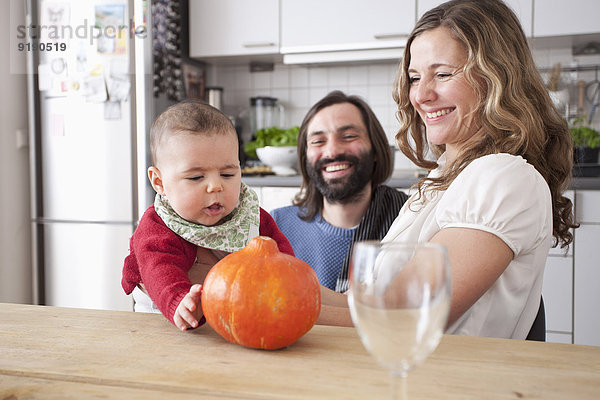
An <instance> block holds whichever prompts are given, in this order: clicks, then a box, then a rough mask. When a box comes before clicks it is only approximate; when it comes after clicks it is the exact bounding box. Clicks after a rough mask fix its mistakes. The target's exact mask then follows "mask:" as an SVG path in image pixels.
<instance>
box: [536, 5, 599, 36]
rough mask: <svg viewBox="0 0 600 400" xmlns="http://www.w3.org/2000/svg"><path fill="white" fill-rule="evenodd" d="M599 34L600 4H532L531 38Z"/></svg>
mask: <svg viewBox="0 0 600 400" xmlns="http://www.w3.org/2000/svg"><path fill="white" fill-rule="evenodd" d="M587 33H600V2H599V1H590V0H569V1H564V0H543V1H539V0H538V1H536V2H534V9H533V36H534V37H542V36H564V35H581V34H587Z"/></svg>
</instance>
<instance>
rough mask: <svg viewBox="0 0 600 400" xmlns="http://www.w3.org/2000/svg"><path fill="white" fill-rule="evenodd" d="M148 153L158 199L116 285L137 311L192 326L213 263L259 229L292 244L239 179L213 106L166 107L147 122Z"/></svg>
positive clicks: (232, 135) (232, 138)
mask: <svg viewBox="0 0 600 400" xmlns="http://www.w3.org/2000/svg"><path fill="white" fill-rule="evenodd" d="M150 152H151V155H152V164H153V165H152V166H151V167H150V168H148V178H149V179H150V183H151V184H152V187H153V188H154V190H155V191H156V198H155V200H154V204H153V205H152V206H150V207H148V209H147V210H146V212H145V213H144V215H143V216H142V219H141V220H140V223H139V225H138V227H137V229H136V230H135V232H134V234H133V236H132V237H131V240H130V250H129V251H130V253H129V255H128V256H127V257H126V258H125V265H124V267H123V278H122V281H121V285H122V286H123V289H124V290H125V293H127V294H130V293H133V299H134V301H135V306H134V309H135V311H139V312H159V311H158V310H160V312H162V314H163V315H164V316H165V317H167V318H168V319H169V321H171V322H172V323H173V324H175V326H177V327H178V328H179V329H181V330H186V329H191V328H196V327H197V326H199V325H200V324H201V323H203V322H204V317H203V316H202V309H201V307H200V293H201V284H202V283H203V282H204V278H205V277H206V274H207V273H208V271H209V270H210V268H211V267H212V266H213V265H214V264H215V263H216V262H217V261H219V260H220V259H221V258H223V257H224V256H226V255H227V254H229V253H230V252H234V251H237V250H240V249H241V248H243V247H244V246H246V244H248V242H249V241H250V240H251V239H252V238H254V237H256V236H258V235H263V236H270V237H271V238H273V239H274V240H275V241H276V242H277V245H278V246H279V250H280V251H282V252H285V253H287V254H291V255H293V250H292V246H291V245H290V243H289V242H288V240H287V239H286V237H285V236H284V235H283V234H282V233H281V231H280V230H279V229H278V228H277V225H276V224H275V222H274V221H273V219H272V218H271V216H270V215H269V214H268V213H267V212H266V211H265V210H263V209H262V208H260V207H259V205H258V196H257V195H256V193H254V191H252V189H250V188H249V187H248V186H246V185H245V184H244V183H242V179H241V169H240V163H239V159H238V138H237V134H236V131H235V129H234V127H233V125H232V123H231V121H230V120H229V118H228V117H227V116H226V115H225V114H223V113H222V112H220V111H219V110H217V109H216V108H213V107H211V106H209V105H206V104H202V103H200V102H196V101H184V102H181V103H178V104H176V105H174V106H171V107H169V108H168V109H167V110H166V111H164V112H163V113H162V114H160V115H159V116H158V118H157V119H156V121H154V124H153V125H152V128H151V130H150Z"/></svg>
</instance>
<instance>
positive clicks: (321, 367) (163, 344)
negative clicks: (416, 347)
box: [0, 304, 600, 400]
mask: <svg viewBox="0 0 600 400" xmlns="http://www.w3.org/2000/svg"><path fill="white" fill-rule="evenodd" d="M0 354H2V356H1V357H0V399H84V398H85V399H87V398H103V399H131V400H133V399H140V400H141V399H143V400H148V399H157V400H158V399H190V400H191V399H232V400H233V399H238V400H241V399H248V400H261V399H265V400H275V399H277V400H309V399H323V400H325V399H327V400H329V399H347V400H352V399H386V398H388V390H389V389H388V385H389V378H388V374H387V372H386V370H384V369H383V368H382V367H380V366H379V365H378V364H377V363H376V362H375V359H374V358H373V357H371V356H370V355H369V353H367V351H366V350H365V349H364V347H363V345H362V344H361V342H360V340H359V337H358V335H357V332H356V330H355V329H354V328H342V327H332V326H315V327H313V328H312V330H310V331H309V332H308V333H307V334H306V335H304V336H303V337H302V338H300V339H299V340H298V341H297V342H296V343H294V344H293V345H291V346H289V347H287V348H285V349H281V350H276V351H263V350H254V349H248V348H244V347H241V346H238V345H234V344H231V343H228V342H226V341H225V340H224V339H222V338H221V337H220V336H219V335H217V334H216V333H215V331H213V330H212V329H211V328H210V326H208V325H204V326H202V327H200V328H198V329H195V330H193V331H188V332H181V331H179V330H178V329H177V328H175V327H174V326H173V325H171V324H170V323H169V322H168V321H167V320H166V319H165V318H164V317H163V316H162V315H160V314H145V313H134V312H123V311H106V310H85V309H75V308H60V307H41V306H26V305H18V304H0ZM407 383H408V385H407V386H408V398H409V399H411V400H418V399H447V400H452V399H461V400H469V399H473V400H475V399H506V400H508V399H551V400H552V399H557V400H558V399H561V400H562V399H585V400H587V399H590V400H591V399H594V400H595V399H598V394H599V393H600V347H594V346H581V345H574V344H558V343H542V342H530V341H525V340H509V339H492V338H482V337H469V336H458V335H444V336H443V338H442V341H441V343H440V345H439V347H438V348H437V349H436V350H435V351H434V352H433V354H431V355H430V357H429V358H427V359H426V360H425V361H424V362H423V364H421V365H420V366H418V367H417V368H416V369H414V370H412V371H411V372H409V374H408V382H407Z"/></svg>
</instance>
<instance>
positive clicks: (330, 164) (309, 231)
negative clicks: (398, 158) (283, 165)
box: [271, 91, 408, 293]
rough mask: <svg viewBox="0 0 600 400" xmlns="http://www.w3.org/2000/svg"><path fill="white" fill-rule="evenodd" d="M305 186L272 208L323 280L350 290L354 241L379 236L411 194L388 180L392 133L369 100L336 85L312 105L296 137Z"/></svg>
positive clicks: (327, 284)
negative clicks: (284, 203) (283, 204)
mask: <svg viewBox="0 0 600 400" xmlns="http://www.w3.org/2000/svg"><path fill="white" fill-rule="evenodd" d="M298 159H299V165H300V169H301V171H302V187H301V189H300V192H299V193H298V195H297V196H296V197H295V199H294V201H293V205H291V206H287V207H282V208H277V209H275V210H273V211H271V214H272V216H273V218H274V219H275V222H276V223H277V226H278V227H279V229H280V230H281V231H282V232H283V233H284V235H285V236H286V237H287V238H288V240H289V241H290V243H291V244H292V247H293V249H294V253H295V255H296V257H298V258H300V259H301V260H304V261H305V262H306V263H308V264H309V265H310V266H311V267H312V268H313V269H314V270H315V272H316V273H317V276H318V278H319V282H320V283H321V285H323V286H325V287H327V288H329V289H331V290H335V291H336V292H342V293H343V292H345V291H346V290H347V289H348V265H349V261H350V255H351V253H352V247H353V243H354V242H356V241H359V240H381V239H382V238H383V237H384V236H385V234H386V233H387V231H388V229H389V227H390V225H391V224H392V222H393V221H394V219H395V218H396V217H397V216H398V212H399V211H400V208H401V207H402V205H403V204H404V202H405V201H406V199H407V198H408V196H407V195H406V194H405V193H403V192H400V191H398V190H396V189H393V188H390V187H388V186H385V185H383V183H384V182H386V181H387V180H388V179H389V177H390V176H391V174H392V171H393V158H392V151H391V148H390V145H389V144H388V140H387V137H386V135H385V132H384V130H383V128H382V127H381V124H380V123H379V121H378V120H377V117H376V116H375V114H374V113H373V111H372V110H371V108H370V107H369V105H368V104H367V103H366V102H365V101H364V100H363V99H361V98H360V97H358V96H347V95H345V94H344V93H342V92H340V91H334V92H331V93H329V94H328V95H327V96H325V97H324V98H322V99H321V100H319V101H318V102H317V103H316V104H315V105H314V106H312V108H311V109H310V110H309V111H308V113H307V114H306V116H305V117H304V120H303V121H302V124H301V126H300V133H299V135H298Z"/></svg>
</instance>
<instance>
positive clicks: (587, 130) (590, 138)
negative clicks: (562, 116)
mask: <svg viewBox="0 0 600 400" xmlns="http://www.w3.org/2000/svg"><path fill="white" fill-rule="evenodd" d="M569 129H570V131H571V135H573V145H574V146H575V147H589V148H591V149H595V148H597V147H600V132H598V131H597V130H595V129H593V128H591V127H589V126H586V125H585V120H584V119H583V118H577V119H574V120H573V121H572V122H571V126H570V128H569Z"/></svg>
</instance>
